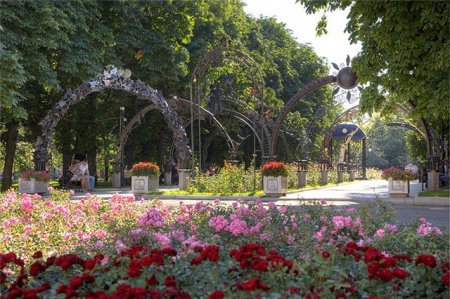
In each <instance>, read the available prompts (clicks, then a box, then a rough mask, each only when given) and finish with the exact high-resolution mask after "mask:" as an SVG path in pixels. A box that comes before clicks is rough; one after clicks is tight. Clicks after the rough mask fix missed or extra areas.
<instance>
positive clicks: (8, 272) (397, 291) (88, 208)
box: [0, 190, 449, 298]
mask: <svg viewBox="0 0 450 299" xmlns="http://www.w3.org/2000/svg"><path fill="white" fill-rule="evenodd" d="M67 198H68V194H67V193H65V192H61V191H58V190H53V191H52V193H51V195H50V197H49V198H47V199H45V198H42V197H41V196H39V195H28V194H21V195H18V194H17V193H14V192H9V193H5V194H2V195H1V200H0V225H1V228H2V229H1V230H0V253H1V254H2V255H0V268H1V269H0V270H1V271H0V280H3V285H2V282H1V281H0V296H11V297H12V295H11V294H13V295H14V294H21V295H20V296H22V297H25V295H24V294H31V293H33V294H34V293H36V294H38V296H42V297H52V296H53V297H55V296H56V294H61V296H66V297H86V298H93V297H95V296H97V297H100V298H110V297H108V296H113V294H114V296H116V297H115V298H124V297H127V296H128V297H130V296H131V297H133V296H135V297H139V296H140V295H136V294H137V293H139V294H141V295H142V294H146V296H148V297H152V296H154V297H155V298H158V296H159V295H155V294H160V295H161V297H162V298H163V297H177V296H179V297H181V296H184V297H185V298H188V297H187V296H191V297H194V298H198V297H202V298H203V297H208V296H209V295H210V294H215V296H216V295H217V296H219V295H220V292H222V293H223V294H224V296H228V297H233V296H240V297H251V298H253V297H257V296H260V297H277V296H284V297H286V298H290V297H295V296H297V297H308V296H309V297H311V296H316V295H317V296H319V295H320V296H322V297H325V298H328V297H330V296H331V297H348V298H351V297H354V298H360V297H363V298H365V297H367V296H380V298H384V297H416V298H420V297H421V296H422V295H423V294H424V293H423V292H425V290H431V291H428V292H432V295H435V296H436V297H439V296H442V295H447V293H448V287H447V286H448V283H446V281H448V274H447V273H448V266H445V265H446V264H445V262H446V257H447V254H448V250H449V248H448V234H447V233H446V232H442V231H441V230H440V229H439V228H437V227H434V226H432V224H431V223H429V222H428V221H426V219H420V220H419V221H417V222H416V223H411V224H408V225H405V224H402V225H396V223H395V222H394V220H395V219H394V218H393V217H392V215H393V214H392V211H391V210H390V208H389V207H388V206H386V205H385V204H383V203H376V204H374V205H373V206H370V207H366V208H364V209H359V208H348V209H343V208H339V207H333V206H330V205H329V203H325V202H324V203H316V204H308V205H297V206H295V207H286V206H279V205H277V204H276V203H274V202H270V203H265V202H263V201H261V200H257V201H255V202H248V203H244V202H243V201H237V202H233V203H225V202H220V201H214V202H211V203H205V202H197V203H195V204H188V203H183V202H180V204H179V205H177V206H168V205H164V204H163V202H161V201H135V199H134V198H133V197H122V196H119V195H115V196H113V198H111V200H109V201H103V200H101V199H99V198H96V197H95V196H91V197H89V198H86V199H83V200H80V201H70V200H67ZM38 250H39V251H40V252H41V255H42V256H40V255H39V254H38V255H36V256H40V257H37V258H34V257H33V256H34V253H35V252H36V251H38ZM10 253H11V254H10ZM169 253H170V254H169ZM13 254H14V255H13ZM5 256H6V257H5ZM52 256H55V257H54V258H53V257H52ZM50 265H52V266H55V267H56V270H55V267H50ZM442 265H443V266H442ZM441 266H442V268H441ZM20 269H23V271H24V272H22V274H21V272H20ZM54 271H56V272H54ZM58 271H61V272H58ZM336 271H338V273H340V274H339V275H334V274H333V273H337V272H336ZM55 273H56V274H55ZM62 273H64V275H62ZM427 273H428V274H427ZM430 273H432V274H430ZM193 275H195V277H196V279H195V282H192V283H191V282H189V281H188V279H191V277H193ZM111 278H112V279H111ZM17 279H19V281H20V283H18V284H14V281H16V280H17ZM336 279H337V280H336ZM119 281H121V283H123V284H120V283H119ZM191 281H192V279H191ZM46 283H48V284H49V285H51V287H50V289H48V288H47V287H46V285H45V284H46ZM119 284H120V285H119ZM42 285H43V287H42ZM200 285H202V287H199V286H200ZM3 286H6V287H3ZM155 291H158V292H160V293H150V292H155ZM216 291H220V292H216ZM14 292H16V293H14ZM102 292H103V293H104V294H103V293H102ZM102 294H103V295H102ZM308 294H309V295H308ZM14 296H16V297H19V295H14ZM30 296H31V295H30ZM101 296H104V297H101ZM105 296H106V297H105ZM117 296H118V297H117ZM311 298H314V297H311Z"/></svg>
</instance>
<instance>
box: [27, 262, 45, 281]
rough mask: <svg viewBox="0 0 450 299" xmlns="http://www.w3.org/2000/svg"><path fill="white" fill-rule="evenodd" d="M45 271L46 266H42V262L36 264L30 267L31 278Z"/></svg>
mask: <svg viewBox="0 0 450 299" xmlns="http://www.w3.org/2000/svg"><path fill="white" fill-rule="evenodd" d="M44 270H45V266H44V265H43V264H41V263H40V262H34V263H33V264H32V265H31V266H30V271H29V273H30V275H31V276H33V277H34V276H37V275H38V274H39V273H41V272H42V271H44Z"/></svg>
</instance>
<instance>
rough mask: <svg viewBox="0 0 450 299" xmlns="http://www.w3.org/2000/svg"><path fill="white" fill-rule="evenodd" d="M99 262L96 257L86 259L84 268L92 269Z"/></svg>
mask: <svg viewBox="0 0 450 299" xmlns="http://www.w3.org/2000/svg"><path fill="white" fill-rule="evenodd" d="M96 264H97V261H96V260H95V259H89V260H85V261H84V265H83V267H84V269H86V270H92V269H94V268H95V265H96Z"/></svg>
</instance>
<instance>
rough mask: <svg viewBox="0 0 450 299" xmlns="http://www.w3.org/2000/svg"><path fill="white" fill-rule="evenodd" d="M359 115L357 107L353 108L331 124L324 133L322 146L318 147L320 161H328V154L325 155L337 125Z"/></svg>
mask: <svg viewBox="0 0 450 299" xmlns="http://www.w3.org/2000/svg"><path fill="white" fill-rule="evenodd" d="M358 113H359V105H356V106H353V107H350V108H348V109H347V110H345V111H344V112H342V113H341V114H340V115H339V116H338V117H337V118H336V119H335V120H334V121H333V123H332V124H331V126H330V127H329V128H328V130H327V131H326V132H325V136H324V138H323V141H322V146H321V147H320V152H321V156H322V161H328V160H329V153H325V152H326V150H327V149H328V147H329V146H330V142H331V137H332V136H333V131H334V129H335V128H336V126H337V125H338V124H340V123H341V122H344V121H346V120H350V119H352V118H353V117H354V116H355V115H356V114H358Z"/></svg>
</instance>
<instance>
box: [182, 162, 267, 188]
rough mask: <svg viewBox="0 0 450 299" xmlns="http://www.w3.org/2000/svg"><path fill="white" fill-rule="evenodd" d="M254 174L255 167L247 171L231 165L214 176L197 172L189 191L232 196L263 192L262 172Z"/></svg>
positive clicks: (190, 183) (240, 166) (257, 171)
mask: <svg viewBox="0 0 450 299" xmlns="http://www.w3.org/2000/svg"><path fill="white" fill-rule="evenodd" d="M253 172H254V166H253V165H252V166H250V167H249V168H248V169H245V166H244V165H239V166H234V165H231V164H225V167H223V168H222V169H221V170H220V171H219V172H218V173H217V174H214V175H210V174H204V173H200V172H197V173H195V177H194V178H193V179H191V180H189V182H188V186H187V191H188V192H190V193H194V192H200V193H214V194H224V195H230V194H233V193H247V192H252V191H257V190H261V189H262V176H261V172H260V171H259V170H256V171H255V174H254V173H253ZM254 184H255V188H254Z"/></svg>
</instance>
